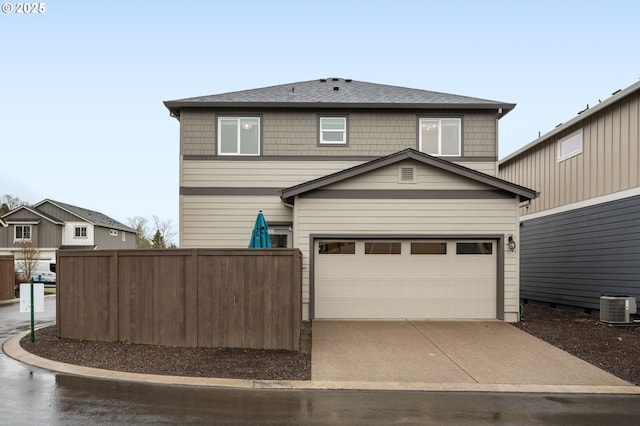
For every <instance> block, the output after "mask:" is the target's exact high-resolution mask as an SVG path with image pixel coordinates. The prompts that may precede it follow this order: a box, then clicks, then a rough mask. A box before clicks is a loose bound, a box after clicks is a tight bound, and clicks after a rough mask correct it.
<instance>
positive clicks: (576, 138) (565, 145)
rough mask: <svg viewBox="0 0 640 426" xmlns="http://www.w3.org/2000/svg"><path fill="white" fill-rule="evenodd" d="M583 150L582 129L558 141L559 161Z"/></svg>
mask: <svg viewBox="0 0 640 426" xmlns="http://www.w3.org/2000/svg"><path fill="white" fill-rule="evenodd" d="M581 152H582V130H578V131H577V132H575V133H572V134H570V135H569V136H567V137H566V138H564V139H560V141H558V161H563V160H566V159H567V158H570V157H573V156H574V155H578V154H580V153H581Z"/></svg>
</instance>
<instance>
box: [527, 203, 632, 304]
mask: <svg viewBox="0 0 640 426" xmlns="http://www.w3.org/2000/svg"><path fill="white" fill-rule="evenodd" d="M520 239H521V244H520V256H521V266H520V272H521V274H520V292H521V293H520V294H521V298H522V299H523V300H536V301H543V302H548V303H555V304H560V305H569V306H578V307H583V308H587V309H595V310H598V309H599V308H600V305H599V299H600V296H602V295H627V296H635V297H636V298H638V299H639V300H640V196H636V197H629V198H625V199H621V200H616V201H611V202H607V203H602V204H599V205H596V206H591V207H584V208H580V209H575V210H571V211H567V212H562V213H557V214H553V215H548V216H544V217H540V218H536V219H530V220H525V221H523V222H522V226H521V228H520Z"/></svg>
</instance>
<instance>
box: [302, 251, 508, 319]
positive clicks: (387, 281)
mask: <svg viewBox="0 0 640 426" xmlns="http://www.w3.org/2000/svg"><path fill="white" fill-rule="evenodd" d="M363 247H364V242H363V241H357V242H356V250H355V254H349V255H346V254H345V255H336V254H330V255H326V254H325V255H323V254H316V258H315V265H316V267H315V279H314V309H315V312H314V316H315V317H316V318H370V319H385V318H388V319H394V318H420V319H428V318H433V319H495V318H496V307H497V295H496V288H497V263H496V259H497V256H496V254H495V243H494V244H493V247H494V248H493V250H492V251H491V254H464V255H462V254H460V255H458V254H456V243H455V242H454V241H451V242H448V243H447V254H446V255H442V254H421V255H411V254H410V253H411V252H410V250H409V247H410V243H409V242H408V241H405V242H403V244H402V254H400V255H398V254H393V255H392V254H389V255H380V254H364V248H363ZM316 253H318V251H317V250H316Z"/></svg>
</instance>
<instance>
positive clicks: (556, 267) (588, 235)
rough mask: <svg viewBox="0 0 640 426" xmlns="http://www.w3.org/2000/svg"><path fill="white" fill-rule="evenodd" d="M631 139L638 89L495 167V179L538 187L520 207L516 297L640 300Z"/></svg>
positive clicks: (638, 110) (639, 202) (639, 129)
mask: <svg viewBox="0 0 640 426" xmlns="http://www.w3.org/2000/svg"><path fill="white" fill-rule="evenodd" d="M639 134H640V83H636V84H634V85H632V86H630V87H628V88H626V89H624V90H621V91H618V92H615V93H614V94H613V95H612V96H611V97H610V98H608V99H606V100H604V101H602V102H600V103H598V104H597V105H595V106H592V107H591V108H588V109H585V110H583V111H581V112H579V113H578V116H576V117H574V118H573V119H571V120H570V121H568V122H566V123H564V124H562V125H560V126H558V127H556V128H555V129H554V130H553V131H551V132H549V133H547V134H546V135H544V136H542V137H540V138H538V139H536V140H535V141H533V142H532V143H530V144H529V145H527V146H525V147H524V148H522V149H520V150H518V151H516V152H514V153H513V154H511V155H509V156H507V157H506V158H504V159H503V160H502V161H500V166H499V168H500V174H499V176H500V177H501V178H503V179H506V180H509V181H511V182H516V183H518V184H520V185H525V186H530V187H534V188H536V189H538V190H539V191H540V196H539V197H538V198H537V199H535V200H531V202H529V203H525V204H523V206H522V207H521V209H520V213H521V229H520V235H521V237H520V238H521V248H522V249H521V269H520V271H521V273H520V293H521V297H522V298H523V299H525V300H527V299H528V300H538V301H544V302H550V303H555V304H563V305H569V306H577V307H582V308H585V309H586V310H591V309H595V310H597V309H599V307H600V305H599V299H600V296H601V295H626V296H635V297H636V298H640V137H639Z"/></svg>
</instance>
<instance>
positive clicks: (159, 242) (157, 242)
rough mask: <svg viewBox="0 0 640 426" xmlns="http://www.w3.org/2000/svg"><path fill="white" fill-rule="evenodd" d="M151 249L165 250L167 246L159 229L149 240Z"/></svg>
mask: <svg viewBox="0 0 640 426" xmlns="http://www.w3.org/2000/svg"><path fill="white" fill-rule="evenodd" d="M151 248H154V249H163V248H167V246H166V244H165V242H164V237H163V236H162V233H161V232H160V230H159V229H158V230H156V233H155V235H154V236H153V238H152V239H151Z"/></svg>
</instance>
